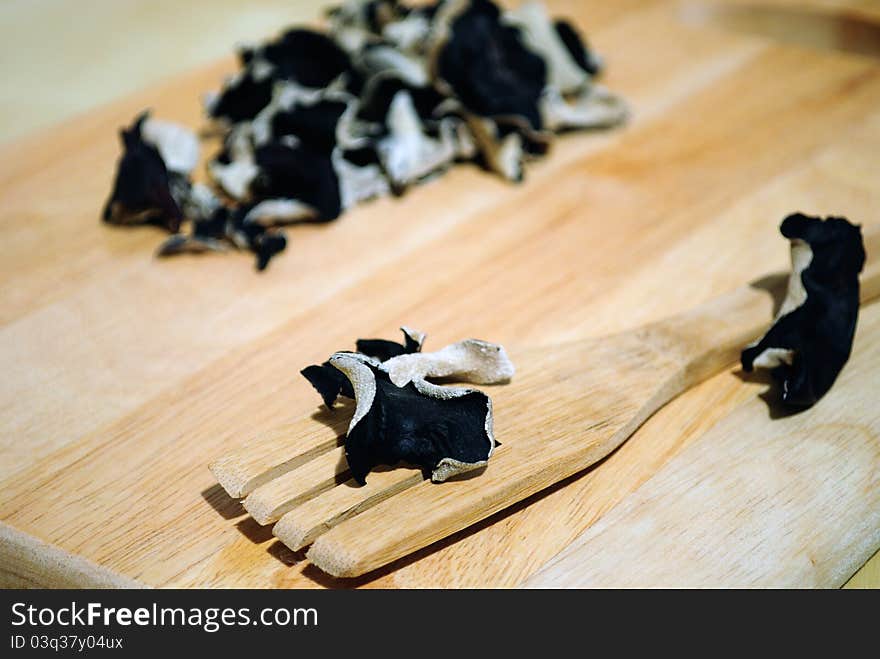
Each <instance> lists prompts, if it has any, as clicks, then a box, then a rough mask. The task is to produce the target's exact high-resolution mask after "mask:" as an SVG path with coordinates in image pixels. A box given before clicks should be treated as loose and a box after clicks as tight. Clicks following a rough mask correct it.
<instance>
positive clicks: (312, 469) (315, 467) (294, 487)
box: [242, 447, 349, 525]
mask: <svg viewBox="0 0 880 659" xmlns="http://www.w3.org/2000/svg"><path fill="white" fill-rule="evenodd" d="M348 479H349V471H348V463H347V462H346V460H345V449H344V448H342V447H339V448H335V449H333V450H332V451H327V452H326V453H323V454H321V455H319V456H317V457H316V458H313V459H312V460H309V461H308V462H305V463H304V464H302V465H300V466H298V467H296V468H295V469H292V470H290V471H288V472H287V473H285V474H282V475H281V476H278V477H277V478H275V479H273V480H271V481H269V482H268V483H264V484H263V485H260V486H259V487H257V488H256V489H254V491H253V492H251V493H250V494H249V495H248V496H247V498H245V500H244V501H243V502H242V504H243V505H244V508H245V510H247V511H248V512H249V513H250V514H251V517H253V518H254V519H255V520H256V521H257V523H258V524H263V525H265V524H271V523H272V522H274V521H275V520H277V519H278V518H279V517H281V515H283V514H284V513H286V512H287V511H288V510H291V509H293V508H295V507H296V506H298V505H300V504H301V503H304V502H306V501H308V500H309V499H312V498H313V497H316V496H317V495H319V494H321V493H322V492H326V491H327V490H329V489H331V488H332V487H334V486H335V485H338V484H340V483H343V482H345V481H346V480H348Z"/></svg>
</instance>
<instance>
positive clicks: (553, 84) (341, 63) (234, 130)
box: [104, 0, 626, 269]
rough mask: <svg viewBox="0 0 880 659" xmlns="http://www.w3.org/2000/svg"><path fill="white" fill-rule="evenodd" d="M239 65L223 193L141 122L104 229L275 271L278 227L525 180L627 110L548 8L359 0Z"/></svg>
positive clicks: (232, 82)
mask: <svg viewBox="0 0 880 659" xmlns="http://www.w3.org/2000/svg"><path fill="white" fill-rule="evenodd" d="M239 58H240V62H241V69H240V71H239V72H238V73H237V74H236V75H234V76H233V77H232V78H230V79H228V80H227V81H226V83H225V85H224V87H223V89H221V90H220V92H218V93H216V94H213V95H211V96H210V97H209V98H208V99H207V101H206V111H207V114H208V115H209V117H210V119H211V120H212V123H213V124H214V126H215V127H217V128H219V129H220V130H221V132H222V139H223V146H222V149H221V151H220V152H219V154H217V155H216V156H215V157H214V158H213V159H212V160H211V161H210V162H209V164H208V173H209V175H210V178H211V181H212V182H213V186H211V187H209V186H206V185H202V184H198V183H193V182H192V173H193V170H194V169H195V167H196V164H197V162H198V159H199V142H198V139H197V138H196V136H195V134H193V133H192V132H190V131H188V130H187V129H186V128H183V127H181V126H177V125H175V124H170V123H167V122H162V121H158V120H155V119H152V118H150V117H149V116H147V114H146V113H145V114H143V115H141V116H140V117H138V118H137V119H136V120H135V122H134V124H133V125H132V126H131V127H129V128H128V129H126V130H124V131H123V132H122V141H123V147H124V152H123V155H122V157H121V159H120V161H119V167H118V171H117V175H116V181H115V184H114V187H113V191H112V194H111V197H110V199H109V201H108V202H107V206H106V208H105V210H104V220H105V221H107V222H110V223H113V224H127V225H128V224H139V223H145V222H150V223H153V224H158V225H161V226H163V227H165V228H167V229H168V230H169V231H171V232H172V233H174V234H175V235H173V236H171V237H170V238H169V239H168V240H167V241H166V242H165V243H164V244H163V245H162V247H161V248H160V250H159V253H160V254H162V255H169V254H175V253H180V252H203V251H218V250H223V249H227V248H228V247H232V246H234V247H238V248H242V249H250V250H252V251H253V252H254V253H255V254H256V255H257V259H258V260H257V265H258V268H259V269H263V268H265V267H266V265H267V264H268V262H269V260H270V259H271V258H272V256H273V255H275V254H277V253H278V252H280V251H281V250H283V249H284V248H285V246H286V239H285V236H284V234H283V233H281V232H280V230H279V228H278V227H280V226H282V225H285V224H290V223H295V222H302V221H311V222H327V221H330V220H333V219H335V218H336V217H338V216H339V215H340V214H341V213H342V212H343V211H344V210H346V209H348V208H350V207H352V206H353V205H355V204H357V203H358V202H360V201H363V200H366V199H370V198H373V197H377V196H382V195H387V194H389V193H392V194H401V193H403V192H404V191H405V190H406V188H407V187H408V186H410V185H412V184H415V183H418V182H421V181H424V180H425V179H427V178H430V177H432V176H435V175H437V174H438V173H441V172H442V171H444V170H445V169H447V168H448V167H449V166H451V165H452V164H454V163H456V162H475V163H478V164H480V165H481V166H483V167H484V168H486V169H488V170H490V171H493V172H496V173H498V174H500V175H501V176H503V177H505V178H506V179H508V180H511V181H519V180H521V179H522V177H523V165H524V163H525V162H526V161H528V160H530V159H532V158H536V157H539V156H542V155H544V154H545V153H546V152H547V150H548V148H549V145H550V142H551V138H552V136H553V134H554V133H555V132H559V131H563V130H570V129H579V128H599V127H609V126H614V125H616V124H618V123H620V122H621V121H623V120H624V118H625V116H626V109H625V105H624V103H623V102H622V101H621V99H620V98H618V97H617V96H615V95H613V94H611V93H610V92H608V91H607V90H606V89H605V88H603V87H602V86H600V85H598V84H596V82H595V78H596V76H597V75H598V74H599V72H600V68H601V66H600V62H599V59H598V58H597V57H596V55H595V54H594V53H592V52H591V51H590V50H589V49H588V48H587V46H586V45H585V43H584V42H583V40H582V39H581V37H580V36H579V34H578V32H577V30H576V29H575V28H574V27H573V26H572V25H571V24H570V23H568V22H566V21H564V20H554V19H552V18H551V17H549V16H548V15H547V12H546V10H545V9H544V7H543V6H542V5H540V4H538V3H528V4H525V5H523V6H521V7H519V8H518V9H516V10H513V11H502V10H501V9H500V8H498V7H497V6H496V5H495V4H494V3H492V2H491V0H438V2H436V3H433V4H423V5H419V6H417V7H406V6H404V5H403V4H401V3H399V2H397V1H396V0H348V1H347V2H346V3H345V4H344V5H342V6H341V7H338V8H336V9H334V10H332V11H331V12H330V14H329V27H328V30H327V31H326V32H324V33H322V32H317V31H312V30H307V29H292V30H289V31H287V32H285V33H284V34H282V35H281V36H280V37H278V38H276V39H274V40H272V41H269V42H267V43H264V44H261V45H259V46H256V47H253V48H245V49H242V50H241V51H240V53H239ZM184 222H187V223H188V224H189V231H188V233H185V234H184V233H178V232H179V231H180V229H181V227H182V225H183V223H184Z"/></svg>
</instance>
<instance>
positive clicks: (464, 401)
mask: <svg viewBox="0 0 880 659" xmlns="http://www.w3.org/2000/svg"><path fill="white" fill-rule="evenodd" d="M401 329H402V330H403V333H404V343H403V344H400V343H396V342H393V341H386V340H383V339H366V340H365V339H360V340H358V342H357V348H358V351H357V352H337V353H335V354H334V355H333V356H332V357H331V358H330V359H329V360H328V361H326V362H324V363H323V364H321V365H315V366H309V367H307V368H305V369H303V370H302V371H301V373H302V375H303V376H304V377H305V378H306V379H307V380H308V381H309V382H310V383H311V384H312V386H313V387H314V388H315V390H316V391H318V393H319V394H320V395H321V398H322V399H323V401H324V404H325V405H326V406H327V407H332V406H333V403H334V402H335V401H336V398H337V397H338V396H340V395H342V396H346V397H349V398H354V399H355V412H354V417H353V418H352V421H351V424H350V425H349V430H348V433H347V435H346V440H345V453H346V458H347V460H348V464H349V468H350V469H351V472H352V475H353V476H354V478H355V479H356V480H357V481H358V482H359V483H362V484H363V483H364V482H365V480H366V476H367V474H368V473H369V472H370V470H371V469H372V468H373V467H375V466H377V465H380V464H382V465H389V466H394V465H396V464H397V463H398V462H401V461H403V462H406V463H409V464H413V465H418V466H420V467H422V468H423V469H425V470H426V471H428V472H430V473H431V478H432V479H433V480H435V481H443V480H446V479H447V478H449V477H451V476H454V475H456V474H460V473H464V472H467V471H472V470H474V469H478V468H480V467H483V466H485V465H486V463H487V460H488V459H489V457H490V456H491V454H492V451H493V449H494V446H495V440H494V438H493V436H492V403H491V400H490V399H489V397H488V396H486V395H485V394H484V393H482V392H480V391H477V390H475V389H466V388H462V387H445V386H439V385H437V384H435V383H432V382H431V381H430V380H431V379H432V378H447V377H452V378H454V379H456V380H458V381H466V382H473V383H477V384H480V383H482V384H490V383H502V382H506V381H508V380H509V379H510V378H511V377H512V376H513V370H514V369H513V365H512V364H511V362H510V360H509V359H508V358H507V354H506V353H505V352H504V349H503V348H502V347H501V346H499V345H496V344H492V343H487V342H485V341H479V340H476V339H468V340H465V341H460V342H458V343H454V344H451V345H449V346H446V347H445V348H443V349H442V350H439V351H437V352H434V353H424V352H421V346H422V342H423V340H424V334H422V333H421V332H418V331H415V330H411V329H408V328H406V327H404V328H401Z"/></svg>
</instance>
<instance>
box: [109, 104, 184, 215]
mask: <svg viewBox="0 0 880 659" xmlns="http://www.w3.org/2000/svg"><path fill="white" fill-rule="evenodd" d="M148 120H149V113H147V112H144V113H143V114H141V115H139V116H138V117H137V118H136V119H135V120H134V123H133V124H132V125H131V126H130V127H129V128H124V129H122V130H121V131H120V137H121V139H122V147H123V153H122V157H121V158H120V159H119V164H118V166H117V170H116V179H115V181H114V183H113V191H112V192H111V194H110V198H109V199H108V200H107V203H106V204H105V206H104V212H103V215H102V216H103V219H104V221H105V222H107V223H109V224H124V225H130V224H143V223H154V224H158V225H160V226H163V227H165V228H166V229H168V230H169V231H172V232H176V231H177V230H178V228H179V227H180V223H181V221H182V220H183V211H182V210H181V203H180V200H179V199H175V194H174V193H175V192H177V191H178V190H182V189H183V188H186V187H187V186H188V183H187V182H186V179H185V177H184V176H183V175H181V174H179V173H177V172H170V171H169V170H168V168H167V166H166V164H165V161H164V160H163V158H162V155H161V154H160V153H159V149H158V147H157V145H156V144H154V143H152V142H150V141H148V140H147V139H145V136H144V134H143V131H144V126H145V124H146V122H147V121H148ZM180 194H181V193H180V192H178V197H179V196H180Z"/></svg>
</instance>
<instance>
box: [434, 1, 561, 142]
mask: <svg viewBox="0 0 880 659" xmlns="http://www.w3.org/2000/svg"><path fill="white" fill-rule="evenodd" d="M449 31H450V35H449V38H448V40H447V41H446V43H445V44H444V45H443V46H442V47H441V48H440V50H439V51H438V55H437V60H436V63H435V67H436V71H437V75H438V78H439V79H440V80H441V81H442V82H443V83H445V84H446V85H448V86H449V88H450V89H451V91H452V92H453V94H454V95H455V96H456V97H457V98H458V99H459V100H460V101H461V102H462V103H463V104H464V106H465V108H467V109H468V110H470V111H471V112H473V113H475V114H477V115H480V116H483V117H497V116H510V115H512V116H518V117H523V118H525V119H526V120H527V121H528V123H529V124H530V126H531V127H532V128H533V129H535V130H540V129H541V116H540V112H539V109H538V99H539V98H540V96H541V92H542V91H543V89H544V86H545V84H546V81H547V66H546V64H545V63H544V60H543V59H542V58H541V57H539V56H538V55H537V54H535V53H534V52H532V51H530V50H529V49H528V48H526V46H525V44H524V43H523V40H522V38H521V35H520V31H519V30H518V29H517V28H515V27H513V26H510V25H507V24H505V23H504V22H503V21H502V14H501V10H500V9H499V8H498V6H497V5H495V4H494V3H493V2H490V1H489V0H472V2H470V3H466V5H465V7H464V9H463V10H462V11H461V12H460V13H458V14H457V15H455V16H454V17H453V18H452V20H451V22H450V25H449Z"/></svg>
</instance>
